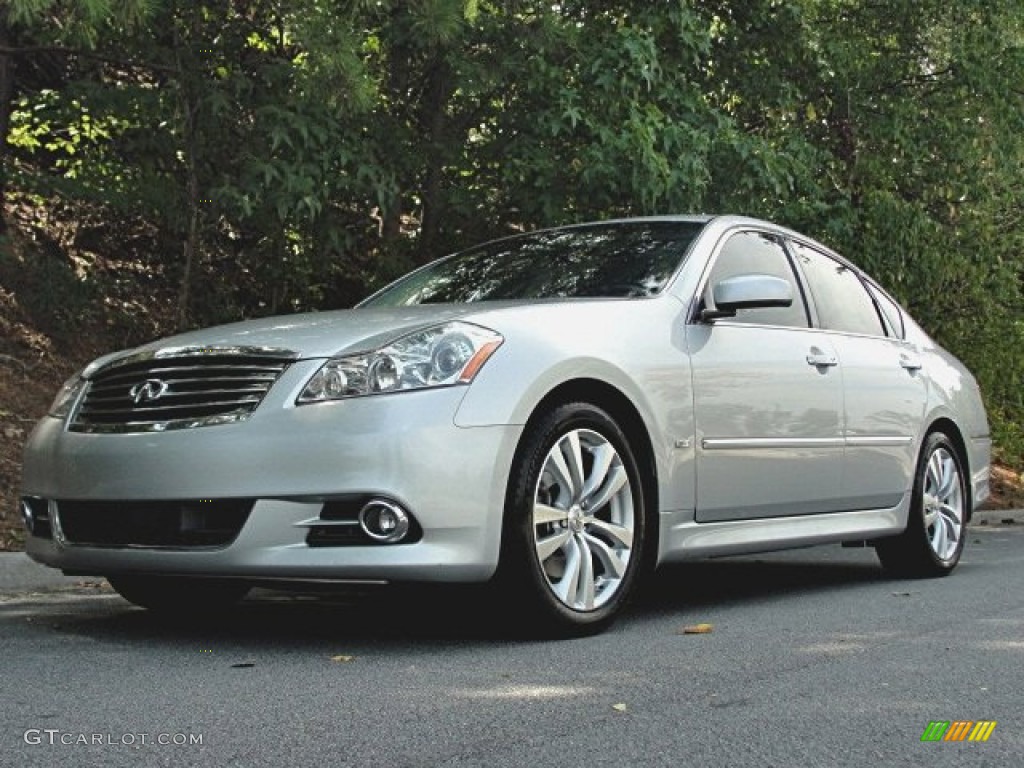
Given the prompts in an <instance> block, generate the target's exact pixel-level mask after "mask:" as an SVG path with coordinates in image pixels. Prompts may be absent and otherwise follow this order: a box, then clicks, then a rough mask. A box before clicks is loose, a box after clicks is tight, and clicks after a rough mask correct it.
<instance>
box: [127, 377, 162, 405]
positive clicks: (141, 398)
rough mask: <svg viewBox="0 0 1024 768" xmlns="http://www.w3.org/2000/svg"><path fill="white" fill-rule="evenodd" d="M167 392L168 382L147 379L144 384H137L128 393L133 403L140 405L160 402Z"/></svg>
mask: <svg viewBox="0 0 1024 768" xmlns="http://www.w3.org/2000/svg"><path fill="white" fill-rule="evenodd" d="M165 392H167V382H166V381H160V379H146V380H145V381H143V382H140V383H138V384H136V385H135V386H134V387H132V388H131V390H130V391H129V392H128V394H129V395H131V398H132V401H133V402H134V403H135V404H136V405H139V404H140V403H149V402H152V401H153V400H159V399H160V398H161V397H163V396H164V393H165Z"/></svg>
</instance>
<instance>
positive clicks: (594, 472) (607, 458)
mask: <svg viewBox="0 0 1024 768" xmlns="http://www.w3.org/2000/svg"><path fill="white" fill-rule="evenodd" d="M592 456H593V459H594V463H593V465H592V466H591V467H590V477H588V478H587V480H586V482H585V483H583V490H581V491H580V498H581V499H586V498H587V497H588V496H590V495H591V494H592V493H593V492H594V491H596V490H597V489H598V488H600V487H601V485H602V484H603V483H604V479H605V477H606V476H607V475H608V468H609V467H610V466H611V465H612V461H613V460H614V459H615V458H616V453H615V449H614V448H612V446H611V445H609V444H608V443H605V444H604V445H599V446H598V447H597V448H595V449H594V450H593V452H592Z"/></svg>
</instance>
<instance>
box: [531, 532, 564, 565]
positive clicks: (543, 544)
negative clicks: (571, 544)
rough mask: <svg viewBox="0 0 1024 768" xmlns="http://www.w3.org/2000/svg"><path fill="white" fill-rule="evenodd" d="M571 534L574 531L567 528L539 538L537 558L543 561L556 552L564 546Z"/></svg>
mask: <svg viewBox="0 0 1024 768" xmlns="http://www.w3.org/2000/svg"><path fill="white" fill-rule="evenodd" d="M571 536H572V532H571V531H567V530H566V531H559V532H558V533H553V534H551V535H550V536H547V537H545V538H543V539H537V559H538V560H540V562H541V563H543V562H544V561H545V560H547V559H548V558H549V557H551V556H552V555H553V554H555V552H557V551H558V550H560V549H561V548H562V547H564V546H565V545H566V542H568V541H569V539H570V537H571Z"/></svg>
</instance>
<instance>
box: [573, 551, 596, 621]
mask: <svg viewBox="0 0 1024 768" xmlns="http://www.w3.org/2000/svg"><path fill="white" fill-rule="evenodd" d="M576 544H577V546H579V548H580V579H579V584H578V592H579V593H580V595H579V599H578V600H577V602H578V603H580V602H581V603H582V605H581V606H580V607H581V608H583V610H585V611H592V610H594V592H595V584H594V557H593V554H592V553H591V551H590V544H589V542H587V540H586V539H585V537H583V536H576Z"/></svg>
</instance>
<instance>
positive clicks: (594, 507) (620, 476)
mask: <svg viewBox="0 0 1024 768" xmlns="http://www.w3.org/2000/svg"><path fill="white" fill-rule="evenodd" d="M627 482H629V476H628V475H627V474H626V470H625V468H624V467H623V466H622V465H621V464H617V465H616V466H614V467H612V469H611V471H610V472H609V473H608V477H607V480H606V481H605V483H604V485H602V486H601V487H600V488H599V489H598V490H597V491H596V492H595V493H594V494H593V495H592V496H591V497H590V498H584V499H583V500H584V501H585V502H586V503H587V512H588V513H589V514H591V515H593V514H596V513H597V512H598V510H600V509H601V508H602V507H603V506H604V505H605V504H607V503H608V502H609V500H611V498H612V497H613V496H614V495H615V494H616V493H618V492H619V491H621V490H622V488H623V486H625V485H626V483H627Z"/></svg>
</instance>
